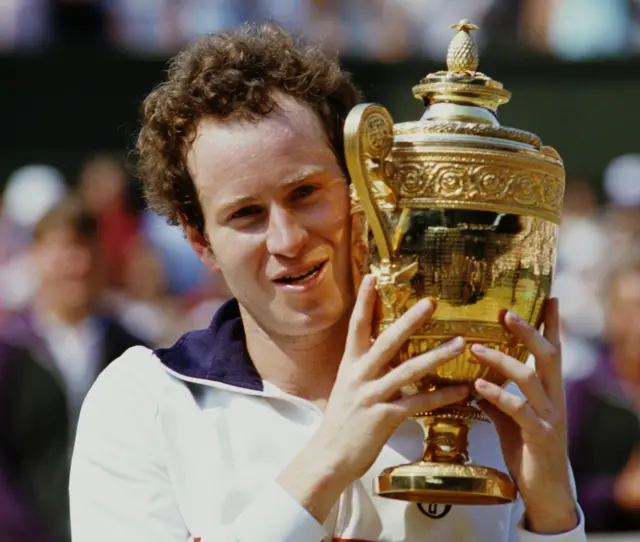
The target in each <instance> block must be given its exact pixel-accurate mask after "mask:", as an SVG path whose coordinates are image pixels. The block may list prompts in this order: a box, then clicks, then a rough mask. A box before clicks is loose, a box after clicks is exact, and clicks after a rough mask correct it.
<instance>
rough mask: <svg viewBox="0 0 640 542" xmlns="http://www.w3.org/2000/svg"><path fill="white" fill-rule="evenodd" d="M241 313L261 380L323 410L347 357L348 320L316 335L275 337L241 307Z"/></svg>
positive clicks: (250, 353) (250, 351) (248, 343)
mask: <svg viewBox="0 0 640 542" xmlns="http://www.w3.org/2000/svg"><path fill="white" fill-rule="evenodd" d="M240 312H241V314H242V321H243V325H244V329H245V335H246V341H247V350H248V351H249V355H250V356H251V359H252V361H253V363H254V365H255V367H256V369H257V370H258V372H259V373H260V376H261V377H262V379H263V380H265V381H267V382H269V383H271V384H273V385H275V386H277V387H278V388H279V389H281V390H282V391H284V392H286V393H289V394H291V395H295V396H297V397H301V398H303V399H307V400H308V401H311V402H313V403H315V404H317V405H318V406H320V407H321V408H322V407H323V406H324V404H325V403H326V401H327V399H328V398H329V395H330V394H331V390H332V389H333V384H334V382H335V378H336V374H337V372H338V367H339V365H340V361H341V360H342V356H343V354H344V345H345V341H346V336H347V329H348V316H345V318H344V321H341V322H338V323H337V324H335V325H334V326H333V327H331V328H329V329H326V330H323V331H321V332H318V333H315V334H311V335H305V336H301V337H292V336H276V337H274V336H272V335H267V333H266V332H265V331H264V329H262V328H261V327H260V326H259V325H258V324H257V323H256V322H255V320H254V319H253V318H251V316H250V315H248V314H247V312H246V311H245V310H244V309H243V308H242V307H241V308H240Z"/></svg>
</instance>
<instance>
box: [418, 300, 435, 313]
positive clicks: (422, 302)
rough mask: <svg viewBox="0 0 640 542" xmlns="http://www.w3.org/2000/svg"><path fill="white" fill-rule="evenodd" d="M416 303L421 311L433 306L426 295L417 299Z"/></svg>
mask: <svg viewBox="0 0 640 542" xmlns="http://www.w3.org/2000/svg"><path fill="white" fill-rule="evenodd" d="M418 305H419V308H420V310H421V311H429V310H431V309H432V308H433V303H432V302H431V300H430V299H429V298H428V297H425V298H423V299H421V300H420V301H418Z"/></svg>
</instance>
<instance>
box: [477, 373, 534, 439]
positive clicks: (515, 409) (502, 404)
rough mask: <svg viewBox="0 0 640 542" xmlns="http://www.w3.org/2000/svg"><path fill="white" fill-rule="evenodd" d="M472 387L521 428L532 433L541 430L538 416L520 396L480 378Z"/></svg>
mask: <svg viewBox="0 0 640 542" xmlns="http://www.w3.org/2000/svg"><path fill="white" fill-rule="evenodd" d="M474 387H475V390H476V391H477V392H478V393H479V394H480V395H481V396H482V397H483V398H484V399H485V400H486V401H487V402H488V403H490V404H492V405H493V406H495V407H496V408H497V409H498V410H500V411H501V412H503V413H504V414H506V415H507V416H509V417H510V418H511V419H512V420H513V421H514V422H516V423H517V424H518V425H519V426H520V427H521V428H522V429H523V430H525V431H527V432H530V433H534V434H535V433H537V432H539V431H540V430H541V428H542V427H541V423H540V418H538V416H537V415H536V413H535V412H534V411H533V409H532V408H531V407H530V406H529V404H528V403H527V401H525V400H524V399H523V398H522V397H519V396H517V395H514V394H513V393H509V392H508V391H505V390H504V389H503V388H501V387H500V386H496V385H495V384H493V383H491V382H487V381H486V380H484V379H482V378H478V379H477V380H476V381H475V384H474Z"/></svg>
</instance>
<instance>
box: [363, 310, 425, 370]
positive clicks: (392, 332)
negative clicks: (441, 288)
mask: <svg viewBox="0 0 640 542" xmlns="http://www.w3.org/2000/svg"><path fill="white" fill-rule="evenodd" d="M434 310H435V304H434V303H433V301H431V300H430V299H427V298H425V299H421V300H420V301H418V302H417V303H416V304H415V305H414V306H413V307H411V308H410V309H409V310H408V311H407V312H405V313H404V314H403V315H402V316H401V317H400V318H398V320H396V321H395V322H394V323H393V324H392V325H390V326H389V327H388V328H387V329H385V330H384V331H383V332H382V333H381V334H380V336H379V337H378V338H377V339H376V341H375V342H374V343H373V346H372V347H371V350H370V351H369V354H370V355H369V356H368V359H369V364H368V367H367V373H368V374H367V376H368V377H374V376H377V375H378V374H380V371H381V370H382V369H383V368H384V367H385V366H386V365H388V364H389V362H390V361H391V360H392V359H393V357H394V356H395V355H396V354H397V353H398V350H400V348H401V347H402V346H403V345H404V343H406V342H407V341H408V340H409V338H410V337H411V335H412V334H413V332H414V331H416V330H417V329H418V328H419V327H420V326H421V325H423V324H424V323H425V322H426V321H427V320H428V319H429V318H431V316H432V315H433V312H434Z"/></svg>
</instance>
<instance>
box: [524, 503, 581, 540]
mask: <svg viewBox="0 0 640 542" xmlns="http://www.w3.org/2000/svg"><path fill="white" fill-rule="evenodd" d="M578 517H579V521H578V525H577V526H576V527H575V528H574V529H573V530H571V531H567V532H566V533H560V534H553V535H548V534H547V535H544V534H537V533H532V532H530V531H527V530H526V529H525V528H524V517H523V518H522V519H521V520H520V521H519V522H518V524H517V527H516V531H517V535H518V537H517V540H518V541H519V542H587V535H586V533H585V530H584V514H583V513H582V510H581V509H580V507H578Z"/></svg>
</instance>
